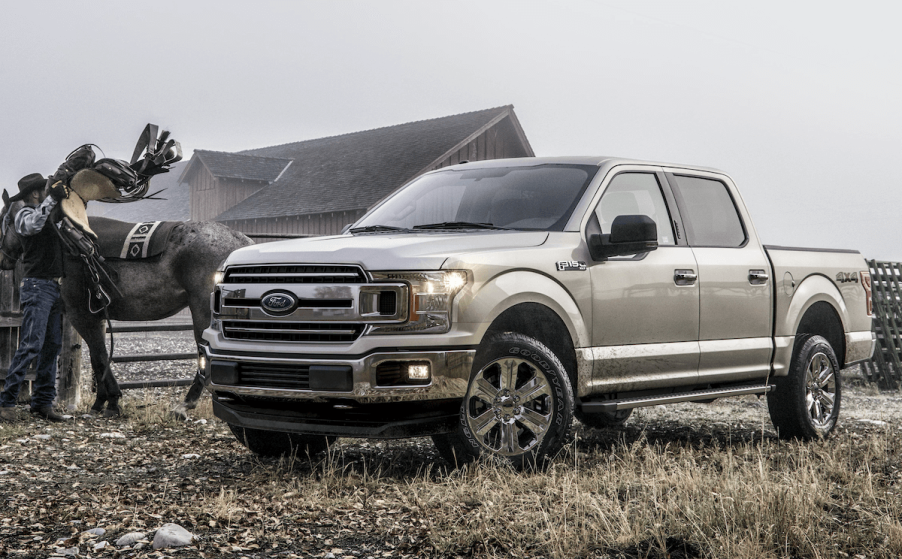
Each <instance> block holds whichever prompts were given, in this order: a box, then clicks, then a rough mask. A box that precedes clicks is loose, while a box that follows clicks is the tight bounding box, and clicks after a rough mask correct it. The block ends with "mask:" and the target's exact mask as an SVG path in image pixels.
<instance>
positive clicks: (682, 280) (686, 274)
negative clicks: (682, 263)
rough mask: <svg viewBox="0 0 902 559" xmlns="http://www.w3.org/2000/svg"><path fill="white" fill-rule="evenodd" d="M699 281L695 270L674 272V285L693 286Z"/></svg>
mask: <svg viewBox="0 0 902 559" xmlns="http://www.w3.org/2000/svg"><path fill="white" fill-rule="evenodd" d="M697 279H698V274H696V273H695V270H674V271H673V283H675V284H677V285H692V284H694V283H695V282H696V280H697Z"/></svg>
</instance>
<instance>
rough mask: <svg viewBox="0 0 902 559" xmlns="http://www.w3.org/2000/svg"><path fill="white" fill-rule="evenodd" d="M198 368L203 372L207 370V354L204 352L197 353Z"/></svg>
mask: <svg viewBox="0 0 902 559" xmlns="http://www.w3.org/2000/svg"><path fill="white" fill-rule="evenodd" d="M197 369H198V370H199V371H201V372H203V371H206V370H207V355H206V354H205V353H204V352H200V353H199V354H197Z"/></svg>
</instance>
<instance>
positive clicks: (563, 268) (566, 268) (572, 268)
mask: <svg viewBox="0 0 902 559" xmlns="http://www.w3.org/2000/svg"><path fill="white" fill-rule="evenodd" d="M557 271H558V272H585V271H586V263H585V262H583V261H582V260H561V261H560V262H558V263H557Z"/></svg>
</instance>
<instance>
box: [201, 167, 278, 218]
mask: <svg viewBox="0 0 902 559" xmlns="http://www.w3.org/2000/svg"><path fill="white" fill-rule="evenodd" d="M190 185H191V219H193V220H195V221H206V220H210V219H213V218H214V217H216V216H218V215H219V214H221V213H222V212H224V211H226V210H227V209H229V208H231V207H232V206H234V205H236V204H238V203H239V202H243V201H244V200H245V199H247V197H248V196H250V195H251V194H254V193H255V192H258V191H259V190H260V189H261V188H263V187H265V186H266V184H263V183H259V182H252V181H241V180H235V179H222V178H219V179H217V178H214V177H213V176H212V175H211V174H210V173H209V171H207V170H206V168H204V169H203V171H202V172H197V173H196V174H195V176H194V177H192V180H191V181H190Z"/></svg>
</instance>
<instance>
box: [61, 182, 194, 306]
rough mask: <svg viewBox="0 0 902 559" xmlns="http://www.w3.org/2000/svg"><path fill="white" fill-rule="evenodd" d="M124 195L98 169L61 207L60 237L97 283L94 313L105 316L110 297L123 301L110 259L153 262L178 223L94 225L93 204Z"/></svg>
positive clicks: (103, 221)
mask: <svg viewBox="0 0 902 559" xmlns="http://www.w3.org/2000/svg"><path fill="white" fill-rule="evenodd" d="M118 195H119V190H118V189H117V188H116V186H115V185H114V184H113V182H112V181H111V180H110V179H109V178H107V177H106V176H104V175H103V174H101V173H99V172H97V171H95V170H93V169H82V170H80V171H78V172H77V173H75V175H74V176H73V177H72V179H71V180H70V182H69V197H68V198H64V199H63V200H62V202H61V203H60V205H59V211H60V213H61V217H60V222H61V223H60V233H61V236H62V238H63V242H64V243H65V244H66V245H67V246H68V247H69V249H70V251H71V252H72V253H73V254H77V255H78V256H80V257H81V259H82V260H83V261H84V263H85V267H86V269H87V272H88V276H89V278H90V280H91V286H90V287H89V290H90V292H91V293H90V297H89V299H88V301H89V310H90V311H91V312H94V313H96V312H100V311H101V310H103V309H105V308H106V307H107V306H109V304H110V303H111V302H112V298H113V297H111V296H110V295H109V293H108V292H112V293H113V296H114V297H121V296H122V293H121V292H120V291H119V289H118V287H117V286H116V283H117V281H118V277H116V273H115V272H114V271H112V270H110V269H109V268H108V267H107V266H106V260H107V259H127V260H133V259H138V258H151V257H154V256H159V255H160V254H162V253H163V251H164V250H165V248H166V244H167V242H168V240H169V235H170V233H172V229H173V228H174V227H175V226H176V225H178V223H179V222H177V221H166V222H163V221H151V222H145V223H127V222H124V221H118V220H115V219H108V218H104V217H95V218H91V219H88V215H87V211H86V209H87V202H88V201H89V200H99V199H102V198H112V197H115V196H118Z"/></svg>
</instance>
